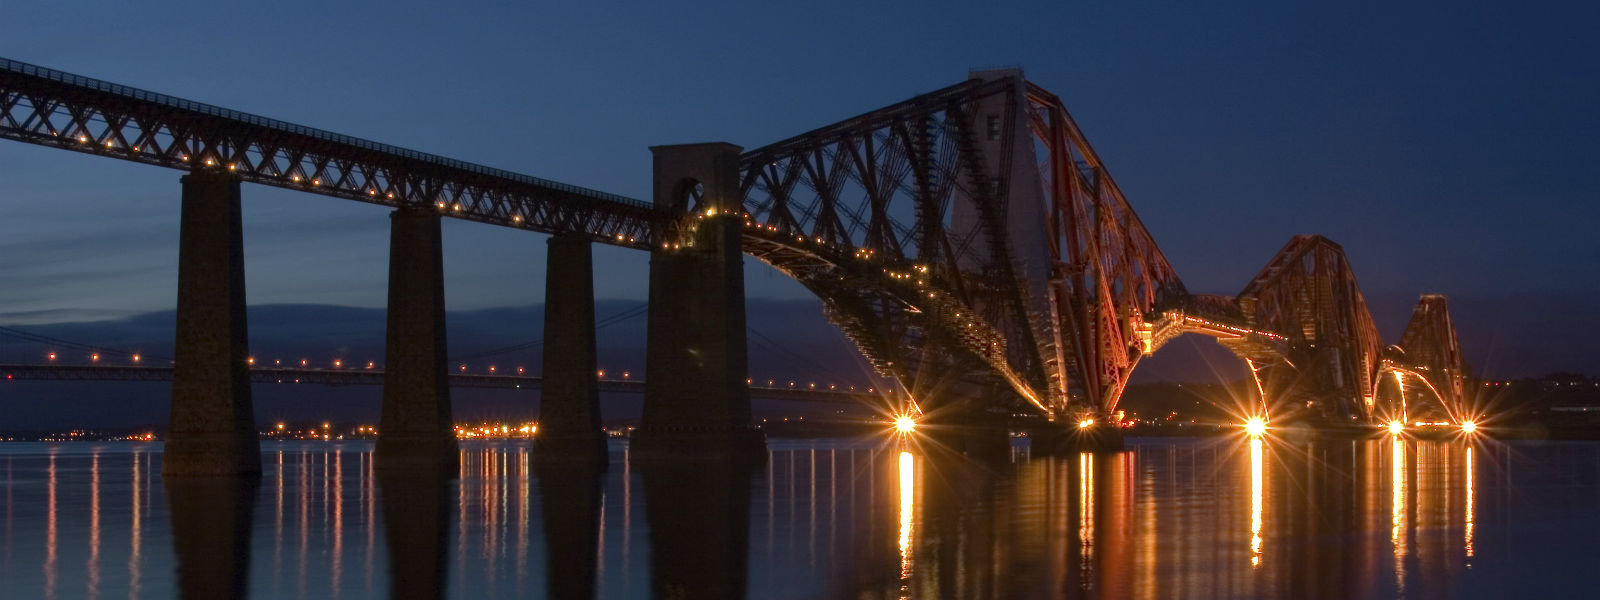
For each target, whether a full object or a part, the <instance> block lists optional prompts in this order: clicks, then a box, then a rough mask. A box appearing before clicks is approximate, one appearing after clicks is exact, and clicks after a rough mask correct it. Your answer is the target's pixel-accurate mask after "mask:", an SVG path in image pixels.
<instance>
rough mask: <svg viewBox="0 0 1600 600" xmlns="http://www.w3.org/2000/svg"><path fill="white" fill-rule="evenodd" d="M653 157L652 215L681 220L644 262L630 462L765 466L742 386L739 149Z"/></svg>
mask: <svg viewBox="0 0 1600 600" xmlns="http://www.w3.org/2000/svg"><path fill="white" fill-rule="evenodd" d="M650 150H651V152H652V153H653V154H654V158H655V203H656V205H657V206H662V207H666V208H668V209H670V210H674V211H679V212H681V213H682V214H684V216H685V217H684V219H683V221H682V222H683V228H682V230H681V231H680V235H679V236H678V238H676V239H672V240H666V239H664V240H663V241H665V242H667V243H668V244H670V245H671V247H668V248H656V249H655V250H654V251H653V252H652V253H651V256H650V325H649V334H648V335H649V339H648V340H647V345H648V349H647V351H646V361H647V364H646V372H645V377H646V379H645V381H646V383H645V396H644V414H643V415H642V418H641V423H640V427H639V429H638V430H636V431H635V432H634V436H633V443H632V447H631V449H630V451H629V455H630V457H631V458H633V459H636V460H645V461H648V460H652V459H713V460H728V459H732V460H739V461H743V460H751V461H761V460H764V459H765V457H766V451H765V447H766V442H765V439H764V438H763V437H762V435H761V433H760V431H758V430H756V429H755V428H754V427H753V426H752V424H751V422H750V388H749V384H748V381H747V379H746V378H747V377H748V375H747V374H746V373H747V371H748V368H747V357H746V354H745V351H746V350H745V314H744V254H743V250H742V248H741V237H742V224H743V218H742V217H741V216H740V215H739V210H740V204H741V203H740V194H739V182H738V172H739V152H740V148H739V147H738V146H734V145H732V144H721V143H715V144H690V145H683V146H657V147H654V148H651V149H650ZM724 211H728V212H726V213H724Z"/></svg>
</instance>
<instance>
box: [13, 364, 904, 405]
mask: <svg viewBox="0 0 1600 600" xmlns="http://www.w3.org/2000/svg"><path fill="white" fill-rule="evenodd" d="M0 380H3V381H172V367H157V366H133V365H50V364H46V365H33V364H0ZM250 381H251V382H253V383H282V384H308V385H328V386H353V385H383V370H382V369H293V368H279V367H252V368H251V369H250ZM543 381H544V380H543V378H541V377H537V376H530V375H488V374H477V373H452V374H450V386H451V387H463V388H495V389H529V390H536V389H540V387H541V385H542V384H543ZM644 388H645V382H644V381H643V380H638V379H600V391H602V392H618V393H628V394H642V393H644ZM750 395H751V397H754V398H761V399H765V400H790V401H802V402H837V403H850V404H863V403H870V402H875V401H880V400H881V398H882V396H881V395H880V394H876V393H866V392H851V391H837V390H815V389H809V388H804V389H796V388H789V387H768V386H758V385H752V386H750Z"/></svg>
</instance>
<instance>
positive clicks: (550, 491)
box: [0, 439, 1600, 599]
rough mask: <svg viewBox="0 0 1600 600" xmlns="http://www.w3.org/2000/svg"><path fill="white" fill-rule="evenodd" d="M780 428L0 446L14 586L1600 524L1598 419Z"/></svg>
mask: <svg viewBox="0 0 1600 600" xmlns="http://www.w3.org/2000/svg"><path fill="white" fill-rule="evenodd" d="M770 447H771V454H770V458H771V459H770V461H769V462H768V464H766V465H764V466H762V467H760V468H759V469H757V470H755V471H754V472H741V471H739V470H733V469H725V468H722V469H719V468H706V467H677V468H666V469H665V470H662V469H649V470H644V471H641V470H640V469H639V468H636V467H630V466H628V463H627V461H626V460H624V458H625V452H626V448H625V446H623V445H621V444H614V445H613V447H612V450H613V457H612V458H613V460H612V464H611V469H610V470H609V471H607V472H605V473H604V474H599V475H596V474H590V473H584V472H575V471H561V470H557V471H550V470H541V469H539V468H538V467H537V466H536V465H535V464H534V463H533V462H532V461H531V460H530V458H531V456H530V454H529V451H528V449H527V447H526V446H525V445H522V444H518V443H472V444H467V445H465V446H464V447H463V450H462V455H461V457H462V468H461V473H460V477H459V478H458V479H456V480H454V481H419V480H416V479H415V478H412V479H401V480H392V479H388V478H380V477H378V476H377V475H375V473H374V471H373V469H372V460H371V454H370V451H371V446H370V444H366V443H359V442H345V443H336V442H264V443H263V450H264V453H263V459H264V460H263V463H264V473H263V476H262V478H261V480H260V482H259V484H249V483H246V484H237V483H230V482H222V483H217V482H211V483H193V484H179V483H175V482H163V481H162V480H161V478H160V476H159V472H160V450H161V446H160V444H156V443H105V444H90V443H71V444H44V443H7V444H0V488H3V490H0V502H3V506H4V509H3V515H0V518H3V520H4V523H3V538H0V597H5V598H119V599H120V598H168V597H176V596H178V595H179V594H180V593H184V594H187V595H190V596H212V597H230V596H232V597H238V596H245V595H248V596H250V597H254V598H368V597H385V596H390V597H437V596H445V597H452V598H521V597H562V598H566V597H591V596H592V597H599V598H635V597H638V598H645V597H672V598H707V597H713V598H714V597H730V596H731V597H738V596H745V597H749V598H863V599H864V598H1074V597H1085V598H1218V597H1283V598H1287V597H1294V598H1315V597H1325V598H1355V597H1396V598H1398V597H1407V598H1427V597H1485V598H1495V597H1535V596H1545V597H1588V596H1590V592H1591V591H1592V590H1591V588H1590V582H1591V578H1590V575H1591V573H1589V572H1588V571H1587V569H1589V568H1592V559H1593V557H1594V556H1595V552H1596V551H1595V548H1594V546H1595V544H1596V542H1595V540H1597V539H1600V537H1597V534H1600V519H1597V518H1596V517H1597V516H1600V511H1597V509H1600V444H1597V443H1543V444H1539V443H1517V442H1513V443H1504V444H1501V443H1485V444H1479V445H1470V444H1466V443H1461V442H1455V443H1445V442H1422V441H1391V440H1373V441H1364V442H1341V443H1326V444H1321V445H1315V446H1303V445H1302V446H1292V445H1289V444H1285V443H1281V442H1279V443H1266V444H1260V443H1257V444H1251V443H1248V442H1246V441H1244V440H1234V439H1212V440H1165V439H1163V440H1132V441H1131V442H1130V446H1129V451H1127V452H1123V453H1118V454H1101V455H1088V454H1083V455H1073V456H1066V457H1029V456H1028V454H1027V451H1026V448H1025V447H1018V448H1016V449H1015V454H1014V456H1013V460H1012V462H1010V463H1005V464H1000V465H995V466H991V467H983V466H979V465H974V464H971V463H967V462H964V461H962V460H960V459H957V458H952V457H948V456H944V455H943V453H940V452H938V451H936V450H934V449H931V448H922V447H917V446H897V445H894V444H888V443H881V442H877V441H781V440H777V441H773V442H772V443H771V444H770Z"/></svg>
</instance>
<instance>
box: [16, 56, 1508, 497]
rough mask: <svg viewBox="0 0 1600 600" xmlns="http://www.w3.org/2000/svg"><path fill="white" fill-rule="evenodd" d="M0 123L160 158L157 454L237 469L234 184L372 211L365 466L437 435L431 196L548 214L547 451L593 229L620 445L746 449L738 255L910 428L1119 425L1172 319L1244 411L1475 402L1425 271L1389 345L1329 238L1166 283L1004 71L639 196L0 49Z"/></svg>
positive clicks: (177, 462) (1327, 414)
mask: <svg viewBox="0 0 1600 600" xmlns="http://www.w3.org/2000/svg"><path fill="white" fill-rule="evenodd" d="M0 137H5V138H8V139H12V140H16V141H20V142H25V143H30V144H37V145H42V146H48V147H53V148H59V149H62V150H71V151H75V152H82V153H88V154H94V155H98V156H103V157H106V158H113V159H121V160H127V161H134V162H140V163H145V164H149V165H155V166H160V167H167V168H172V169H178V170H181V171H183V172H184V173H185V175H184V176H183V177H182V178H181V182H182V186H181V187H182V192H181V193H182V213H181V233H180V249H179V257H178V300H177V327H176V329H177V332H176V346H175V352H174V357H173V360H174V363H173V367H172V369H171V371H170V375H169V376H170V378H171V381H172V408H171V418H170V421H169V434H168V437H167V442H166V449H165V451H164V455H163V466H162V469H163V473H165V474H168V475H187V474H227V473H251V472H257V471H259V469H260V453H259V442H258V441H257V429H256V426H255V423H254V417H253V414H252V404H251V391H250V384H251V382H252V378H253V377H255V376H256V374H254V373H252V371H251V369H250V367H249V365H247V357H248V351H247V347H248V342H249V340H248V334H247V331H246V326H245V322H246V320H245V310H246V307H245V294H244V255H243V245H242V240H241V234H240V231H241V216H240V188H241V184H242V183H245V182H249V183H255V184H260V185H269V186H275V187H280V188H288V189H293V190H298V191H302V192H306V193H310V194H319V195H323V196H330V197H334V198H341V199H345V200H355V201H360V202H367V203H372V204H379V205H383V206H389V207H393V209H394V210H393V212H392V213H391V215H390V219H391V221H390V224H391V234H390V258H389V280H388V281H389V284H388V285H389V291H388V317H387V319H388V321H387V341H386V349H385V360H384V362H385V367H386V368H385V369H384V371H383V373H382V375H381V377H382V385H383V405H382V414H381V417H380V421H379V430H380V437H379V439H378V442H377V446H376V450H375V451H376V453H377V455H378V457H379V458H378V461H379V462H378V464H379V465H380V466H381V467H382V468H384V469H385V470H390V469H431V468H444V469H450V470H453V467H454V464H455V461H456V460H457V458H456V457H457V451H456V440H455V436H454V435H453V432H452V426H453V423H452V422H451V418H450V415H451V411H450V388H449V386H450V377H451V373H450V372H449V368H448V364H447V357H446V355H445V347H446V346H445V325H444V324H445V319H444V308H445V307H444V283H443V262H442V254H441V245H440V219H442V218H454V219H465V220H470V221H477V222H481V223H484V224H487V225H494V226H500V227H509V228H513V229H523V230H528V231H531V232H539V233H544V234H549V235H550V237H549V240H548V243H549V253H548V261H549V265H548V270H547V275H546V276H547V278H548V279H547V281H546V285H545V323H544V327H545V331H544V338H545V342H546V346H545V347H547V348H561V349H562V351H561V352H546V353H544V358H543V361H544V362H543V365H542V367H543V372H542V378H541V384H542V390H541V398H542V399H541V408H540V417H539V421H540V430H539V435H538V439H537V441H536V444H537V445H538V449H539V453H540V455H542V456H547V457H572V458H581V459H586V460H590V459H593V458H595V457H600V456H603V452H604V439H603V437H602V435H603V433H602V430H601V426H600V406H599V401H598V393H599V392H600V390H601V387H602V382H600V381H597V379H596V377H595V376H594V374H595V372H596V368H595V361H596V358H595V331H594V327H593V324H594V322H595V320H594V292H593V276H594V272H593V266H592V258H591V246H592V245H593V244H596V243H599V244H610V245H614V246H622V247H627V248H633V249H636V250H639V251H642V252H649V253H651V259H650V284H649V324H648V340H647V346H648V347H647V350H646V372H645V378H644V380H645V382H644V383H643V388H644V389H643V391H644V408H643V414H642V416H641V421H640V425H639V427H638V429H637V430H636V431H635V433H634V436H633V440H632V450H631V452H630V456H631V457H632V459H633V460H644V461H653V460H677V459H704V458H729V457H734V458H737V457H740V456H751V455H764V454H765V453H763V452H760V451H759V448H760V447H761V446H762V445H763V444H764V441H763V439H762V437H761V434H760V432H759V431H757V430H756V429H755V428H754V427H753V426H752V423H751V411H750V396H751V393H752V390H751V388H750V386H749V385H748V375H747V374H746V363H747V357H746V327H745V313H744V281H743V270H742V261H743V257H744V255H746V254H748V255H750V256H753V257H755V258H756V259H758V260H761V261H762V262H765V263H767V264H768V265H771V266H772V267H773V268H775V269H777V270H778V271H780V272H782V273H784V274H786V275H788V276H790V277H793V278H794V279H795V280H797V281H799V282H800V283H801V284H803V285H805V286H806V288H808V289H809V290H811V291H812V292H813V293H815V294H816V296H817V297H818V298H820V299H821V302H822V305H823V307H824V311H825V312H826V314H827V317H828V318H829V320H830V321H832V322H833V323H834V324H836V325H837V326H838V327H839V328H840V329H842V330H843V332H844V333H845V334H846V335H847V336H848V337H849V339H850V340H851V341H852V342H853V343H854V344H855V345H856V347H857V348H859V349H860V351H861V353H862V354H863V355H864V356H865V357H866V360H867V361H868V362H870V363H871V365H872V367H873V368H874V369H875V370H876V371H877V373H878V374H879V375H881V376H884V377H887V378H890V379H892V380H893V381H894V382H896V385H897V387H898V388H899V389H898V390H897V394H896V396H897V397H900V398H904V399H905V400H904V402H905V406H904V409H905V410H908V411H911V412H912V413H914V414H915V415H916V417H917V418H920V419H923V420H925V421H929V422H932V423H935V424H938V423H948V424H955V423H962V424H967V426H968V427H970V428H976V429H984V428H987V430H988V431H994V430H995V429H997V428H998V430H999V431H1000V432H1001V433H1002V434H1003V432H1004V428H1005V427H1006V418H1009V417H1011V416H1014V415H1027V416H1029V417H1031V418H1032V419H1033V422H1034V425H1033V433H1034V440H1035V444H1036V445H1039V446H1041V447H1051V446H1059V447H1084V446H1083V444H1085V443H1089V444H1090V446H1093V445H1094V444H1096V443H1098V444H1102V445H1107V446H1110V445H1118V444H1120V438H1119V437H1118V436H1117V434H1116V432H1115V431H1113V427H1112V426H1111V422H1112V415H1113V414H1114V413H1115V411H1116V410H1117V404H1118V401H1119V399H1120V398H1121V396H1122V392H1123V389H1124V387H1125V386H1126V385H1127V383H1128V378H1129V376H1130V375H1131V374H1132V372H1133V370H1134V368H1135V367H1136V366H1137V365H1138V364H1139V361H1140V359H1141V358H1142V357H1144V356H1148V355H1150V354H1152V353H1154V352H1156V351H1157V350H1159V349H1160V348H1161V347H1162V346H1163V345H1164V344H1166V343H1167V342H1168V341H1170V340H1172V339H1173V338H1174V337H1176V336H1178V335H1181V334H1184V333H1198V334H1202V335H1207V336H1211V337H1214V338H1216V340H1217V341H1218V342H1219V343H1220V344H1222V345H1223V346H1225V347H1226V348H1228V349H1229V350H1231V351H1232V352H1233V353H1234V354H1236V355H1237V356H1239V357H1240V358H1241V359H1242V360H1244V361H1245V362H1246V364H1248V366H1249V370H1250V372H1251V373H1252V375H1253V376H1254V377H1255V380H1256V383H1257V390H1256V391H1257V392H1258V393H1257V394H1256V395H1255V398H1254V399H1253V400H1251V401H1250V403H1251V404H1253V405H1254V406H1253V407H1252V408H1249V409H1247V411H1246V412H1247V413H1248V415H1247V416H1249V417H1251V418H1252V419H1253V420H1255V421H1254V422H1256V423H1261V422H1264V420H1265V419H1267V418H1269V413H1270V418H1271V419H1272V420H1273V422H1274V423H1278V422H1284V421H1290V420H1292V421H1295V422H1297V423H1300V424H1302V425H1303V426H1305V427H1308V428H1311V429H1316V430H1321V431H1340V430H1360V429H1374V428H1377V427H1379V426H1382V425H1383V424H1385V423H1390V424H1401V423H1406V422H1410V421H1411V420H1412V419H1418V418H1426V419H1430V420H1432V421H1434V422H1438V423H1445V424H1449V425H1452V426H1457V427H1461V428H1463V429H1466V430H1468V431H1470V430H1471V428H1472V427H1473V426H1474V419H1475V418H1477V416H1476V415H1474V414H1472V408H1471V407H1470V406H1469V403H1468V402H1467V400H1466V398H1465V394H1466V390H1465V387H1466V386H1465V385H1464V384H1465V379H1466V376H1467V373H1466V366H1465V365H1464V364H1463V363H1462V358H1461V352H1460V348H1459V345H1458V342H1457V340H1456V335H1455V330H1454V326H1453V324H1452V323H1451V320H1450V313H1449V307H1448V303H1447V302H1446V299H1445V298H1444V297H1443V296H1440V295H1424V296H1422V297H1421V301H1420V302H1419V303H1418V304H1417V306H1416V309H1415V311H1414V313H1413V315H1412V319H1411V322H1410V324H1409V325H1408V326H1407V327H1406V329H1405V332H1404V335H1403V336H1402V338H1401V339H1400V340H1399V343H1398V344H1394V345H1385V344H1384V342H1383V340H1381V339H1380V337H1379V335H1378V331H1377V328H1376V326H1375V325H1374V324H1373V319H1372V316H1371V314H1370V313H1369V312H1368V309H1367V305H1366V301H1365V300H1364V299H1363V297H1362V294H1361V290H1360V288H1359V287H1358V286H1357V284H1356V277H1355V274H1354V272H1353V271H1352V270H1351V267H1350V264H1349V262H1348V260H1347V259H1346V257H1345V254H1344V251H1343V249H1342V248H1341V247H1340V246H1339V245H1338V244H1336V243H1334V242H1332V241H1330V240H1328V239H1326V238H1323V237H1321V236H1316V235H1298V236H1294V237H1293V238H1291V239H1290V240H1289V243H1288V244H1286V245H1285V246H1284V247H1283V249H1282V250H1281V251H1279V253H1278V254H1277V255H1275V256H1273V257H1272V258H1271V260H1269V261H1267V264H1266V266H1265V267H1264V268H1262V269H1261V271H1260V273H1259V274H1257V275H1256V276H1255V277H1254V278H1253V279H1251V280H1250V281H1249V282H1248V283H1247V284H1246V285H1245V286H1244V288H1243V289H1242V290H1240V292H1239V293H1238V294H1236V295H1234V296H1231V297H1224V296H1217V295H1207V294H1195V293H1191V292H1190V291H1189V290H1188V289H1187V288H1186V287H1185V286H1184V284H1183V282H1182V281H1181V280H1180V279H1179V277H1178V274H1177V273H1176V272H1175V271H1174V270H1173V268H1172V266H1171V264H1170V263H1169V262H1168V261H1167V259H1166V257H1165V256H1164V255H1163V254H1162V253H1161V250H1160V248H1159V247H1157V245H1156V243H1155V240H1154V239H1153V238H1152V237H1151V235H1150V232H1149V231H1147V230H1146V229H1145V227H1144V225H1143V224H1142V223H1141V222H1140V220H1139V218H1138V216H1137V215H1136V214H1135V213H1134V210H1133V207H1132V205H1131V204H1130V203H1129V202H1128V200H1127V199H1126V198H1125V197H1124V196H1123V194H1122V192H1121V190H1120V189H1119V188H1118V187H1117V184H1116V182H1115V180H1113V179H1112V177H1111V174H1110V171H1109V170H1108V169H1107V168H1106V166H1105V164H1104V163H1103V162H1102V161H1101V160H1100V157H1099V156H1097V155H1096V154H1095V151H1094V149H1093V148H1092V147H1091V146H1090V145H1089V143H1088V140H1087V139H1086V138H1085V136H1084V134H1083V132H1082V131H1080V130H1079V128H1078V126H1077V125H1076V124H1075V123H1074V122H1073V120H1072V118H1071V116H1069V115H1068V113H1067V111H1066V109H1065V108H1064V107H1063V105H1062V103H1061V100H1060V99H1059V98H1057V97H1056V96H1055V95H1054V94H1052V93H1051V92H1049V91H1048V90H1046V89H1045V88H1043V87H1040V86H1039V85H1036V84H1034V83H1032V82H1030V81H1028V80H1026V79H1025V78H1024V77H1023V75H1022V72H1021V71H1020V70H1016V69H1006V70H992V71H978V72H973V73H971V74H970V75H969V77H968V78H967V79H966V80H965V81H962V82H960V83H956V84H955V85H951V86H949V87H946V88H943V89H939V90H936V91H933V92H930V93H926V94H923V95H920V96H916V97H914V98H911V99H909V100H906V101H903V102H899V103H896V104H893V105H891V106H887V107H883V108H880V109H877V110H873V111H870V112H867V113H865V114H862V115H860V116H857V117H854V118H851V119H847V120H844V121H841V122H839V123H835V124H832V125H827V126H824V127H821V128H819V129H815V130H812V131H810V132H806V133H803V134H800V135H798V136H795V137H792V138H789V139H786V140H782V141H779V142H776V143H773V144H769V145H766V146H762V147H759V148H755V149H752V150H744V149H743V148H741V147H739V146H736V145H733V144H728V143H703V144H686V145H672V146H656V147H653V148H651V152H652V153H653V161H654V162H653V164H654V166H653V171H654V172H653V192H652V197H651V199H650V201H648V202H645V201H640V200H635V199H631V198H626V197H622V196H617V195H613V194H607V193H602V192H598V191H593V190H589V189H584V188H580V187H575V186H571V185H565V184H562V183H558V182H554V181H549V180H545V179H540V178H536V177H530V176H527V175H520V174H516V173H511V172H507V171H502V170H498V169H493V168H488V167H484V166H480V165H476V164H471V163H466V162H462V161H457V160H451V159H448V158H444V157H440V156H436V155H432V154H426V153H422V152H417V151H413V150H408V149H404V148H398V147H394V146H388V145H384V144H380V143H375V142H371V141H367V140H363V139H358V138H353V137H349V136H344V135H339V134H336V133H331V132H328V131H324V130H319V129H313V128H309V127H304V126H300V125H295V124H291V123H286V122H282V121H277V120H273V119H268V118H264V117H259V116H256V115H251V114H246V113H241V112H236V111H232V110H227V109H224V108H219V107H216V106H211V105H207V104H202V103H198V102H192V101H189V100H184V99H180V98H174V97H171V96H166V95H162V94H157V93H152V92H148V91H144V90H140V89H136V88H131V87H126V86H122V85H117V84H112V83H108V82H105V81H100V80H96V79H91V78H87V77H81V76H78V75H73V74H69V73H63V72H60V71H55V70H51V69H47V68H42V67H38V66H34V65H30V64H26V63H21V62H16V61H11V60H5V59H0ZM1269 400H1270V401H1269ZM994 415H999V416H1000V418H998V419H997V418H994ZM1094 440H1101V441H1100V442H1094Z"/></svg>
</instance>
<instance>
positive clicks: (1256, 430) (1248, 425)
mask: <svg viewBox="0 0 1600 600" xmlns="http://www.w3.org/2000/svg"><path fill="white" fill-rule="evenodd" d="M1244 432H1245V433H1246V434H1249V435H1250V437H1261V435H1262V434H1264V433H1266V432H1267V420H1266V419H1263V418H1261V417H1250V418H1249V419H1245V421H1244Z"/></svg>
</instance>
